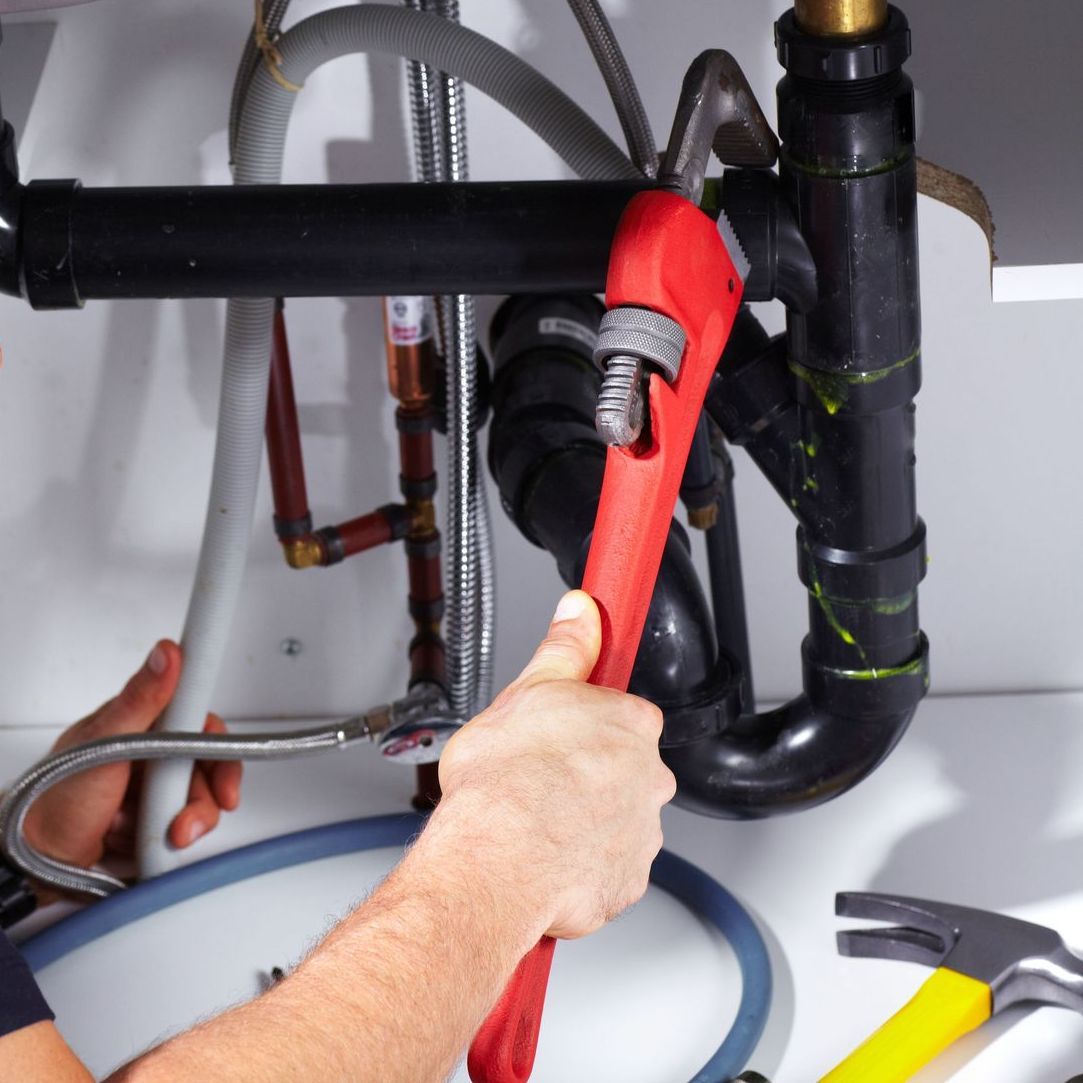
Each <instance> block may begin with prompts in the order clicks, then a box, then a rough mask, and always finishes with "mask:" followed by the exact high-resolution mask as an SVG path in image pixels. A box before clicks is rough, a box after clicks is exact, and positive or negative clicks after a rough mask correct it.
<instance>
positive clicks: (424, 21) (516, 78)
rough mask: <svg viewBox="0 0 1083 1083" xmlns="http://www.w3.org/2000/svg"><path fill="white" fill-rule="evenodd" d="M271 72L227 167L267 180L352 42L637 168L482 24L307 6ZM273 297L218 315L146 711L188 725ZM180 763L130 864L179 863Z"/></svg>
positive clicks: (230, 568)
mask: <svg viewBox="0 0 1083 1083" xmlns="http://www.w3.org/2000/svg"><path fill="white" fill-rule="evenodd" d="M276 46H277V49H278V51H279V53H280V55H281V58H282V60H281V66H280V70H279V74H280V76H281V77H282V83H280V82H278V81H276V80H275V78H274V77H272V75H271V74H270V72H269V71H268V70H267V67H266V66H265V65H264V64H260V65H259V66H258V67H257V69H256V73H255V75H254V77H253V81H252V84H251V86H250V87H249V90H248V93H247V94H246V95H245V98H244V107H243V111H242V113H241V117H240V122H239V124H238V131H237V140H236V147H235V154H234V159H235V171H234V180H235V183H237V184H275V183H278V182H279V181H280V179H281V170H282V158H283V148H284V144H285V139H286V132H287V129H288V126H289V119H290V115H291V113H292V111H293V103H294V99H295V97H296V95H295V93H294V92H292V91H290V90H289V89H287V86H286V85H283V83H284V84H287V85H288V84H293V85H295V86H301V85H302V84H303V83H304V81H305V79H306V78H308V76H309V75H310V74H311V73H312V72H313V71H314V70H315V69H316V68H318V67H320V66H321V65H322V64H324V63H326V62H328V61H330V60H334V59H337V58H338V57H341V56H346V55H349V54H351V53H360V52H382V53H390V54H392V55H395V56H402V57H408V58H410V59H414V60H418V61H421V62H422V63H425V64H429V65H431V66H432V67H435V68H438V69H440V70H442V71H445V72H447V73H448V74H449V75H452V76H455V77H458V78H461V79H463V80H465V81H466V82H469V83H472V84H473V85H474V86H476V87H477V88H478V89H479V90H482V91H483V92H484V93H486V94H488V95H489V96H490V97H492V98H494V99H495V100H496V101H497V102H499V103H500V104H501V105H504V106H505V107H506V108H507V109H508V110H509V111H510V112H512V113H513V114H515V115H516V116H517V117H519V119H520V120H522V121H523V122H524V123H525V124H527V125H528V126H529V127H530V128H532V129H533V130H534V131H535V132H536V133H537V134H538V135H539V136H541V137H542V138H543V139H544V140H545V141H546V142H547V143H549V145H550V146H551V147H552V148H553V149H554V150H555V151H556V152H557V153H558V154H559V155H560V156H561V157H562V158H563V159H564V161H565V162H566V163H567V164H568V165H569V166H570V167H571V168H572V169H573V170H574V171H575V172H576V173H577V174H578V175H580V176H582V177H585V178H593V179H606V178H627V179H632V178H636V177H638V176H640V175H641V174H640V173H639V171H638V170H637V169H636V168H635V167H634V166H633V165H632V164H631V162H630V161H629V160H628V159H627V157H625V155H624V154H623V153H622V152H621V151H620V149H619V148H618V147H617V146H616V145H615V144H614V143H613V142H612V141H611V140H610V139H609V137H608V136H607V135H606V134H605V133H604V132H603V131H602V130H601V129H600V128H599V127H598V126H597V125H596V124H595V123H594V121H592V120H591V119H590V117H588V116H587V115H586V114H585V113H584V112H583V110H582V109H580V108H579V106H577V105H576V104H575V102H573V101H572V100H571V99H570V98H568V97H567V95H565V94H564V93H562V92H561V91H560V90H559V89H558V88H557V87H556V86H554V85H553V84H552V83H551V82H550V81H549V80H548V79H546V78H545V77H544V76H543V75H541V74H540V73H539V72H537V71H535V70H534V69H533V68H531V67H530V66H529V65H528V64H526V63H525V62H524V61H522V60H521V59H520V58H518V57H517V56H515V55H514V54H513V53H511V52H509V51H508V50H506V49H504V48H502V47H501V46H499V45H497V44H496V43H495V42H492V41H490V40H489V39H488V38H485V37H483V36H482V35H480V34H478V33H476V32H474V31H472V30H468V29H466V28H465V27H461V26H458V25H457V24H455V23H451V22H448V21H447V20H445V19H442V18H439V17H438V16H434V15H428V14H424V13H422V12H416V11H409V10H406V9H404V8H400V7H397V6H396V7H391V6H386V5H381V4H361V5H357V6H350V7H344V8H335V9H332V10H330V11H325V12H320V13H319V14H317V15H313V16H311V17H310V18H308V19H305V20H304V21H303V22H301V23H298V24H297V25H296V26H295V27H293V28H292V29H290V30H289V31H288V32H287V33H285V34H284V35H283V36H282V37H281V38H280V39H279V40H278V41H277V42H276ZM273 310H274V301H273V299H271V298H268V299H266V300H262V299H259V300H233V301H230V302H229V306H228V310H227V317H226V347H225V354H224V359H223V374H222V395H221V400H220V406H219V420H218V437H217V444H216V449H215V460H214V469H213V474H212V479H211V493H210V498H209V501H208V506H207V516H206V524H205V527H204V534H203V542H202V546H201V550H200V557H199V564H198V568H197V573H196V579H195V583H194V585H193V589H192V595H191V599H190V601H189V606H188V615H187V617H186V619H185V626H184V633H183V636H182V646H183V648H184V655H185V663H184V670H183V672H182V674H181V679H180V683H179V685H178V687H177V692H176V695H175V696H174V699H173V702H172V703H171V704H170V706H169V708H168V709H167V710H166V711H165V712H164V714H163V715H162V718H161V719H160V720H159V722H158V728H159V729H163V730H170V731H199V730H201V729H202V727H203V721H204V718H205V717H206V714H207V711H208V709H209V707H210V702H211V697H212V695H213V692H214V686H215V682H216V680H217V676H218V671H219V668H220V665H221V660H222V655H223V652H224V649H225V644H226V639H227V637H228V634H229V630H230V627H231V625H232V621H233V615H234V612H235V610H236V604H237V598H238V595H239V592H240V585H241V579H242V576H243V574H244V565H245V558H246V555H247V550H248V541H249V536H250V533H251V523H252V512H253V507H254V503H255V493H256V487H257V482H258V479H259V465H260V460H261V457H262V443H263V427H264V422H265V412H266V396H267V383H268V373H269V367H270V356H271V324H272V319H273ZM190 778H191V768H190V766H189V765H188V764H183V763H162V764H159V765H156V767H154V768H153V769H152V770H149V771H148V772H147V778H146V782H145V788H144V802H143V815H142V820H141V822H140V824H139V827H138V834H137V852H138V857H139V862H140V871H141V874H142V875H143V876H154V875H158V874H159V873H162V872H165V871H167V870H168V869H170V868H173V867H175V866H176V865H178V864H181V863H182V858H181V855H180V854H179V853H177V852H176V851H174V850H173V849H172V848H171V847H170V846H169V843H168V841H167V837H166V833H167V829H168V826H169V823H170V822H171V820H172V818H173V816H174V815H175V814H176V812H177V811H178V810H179V809H181V808H182V807H183V806H184V804H185V803H186V800H187V794H188V786H189V783H190Z"/></svg>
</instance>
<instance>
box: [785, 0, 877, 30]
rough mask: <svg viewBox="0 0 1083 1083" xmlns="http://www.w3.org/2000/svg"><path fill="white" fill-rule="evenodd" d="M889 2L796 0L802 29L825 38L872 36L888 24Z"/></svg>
mask: <svg viewBox="0 0 1083 1083" xmlns="http://www.w3.org/2000/svg"><path fill="white" fill-rule="evenodd" d="M887 6H888V5H887V0H794V6H793V7H794V15H795V16H796V17H797V23H798V25H799V26H800V27H801V29H802V30H805V31H807V32H808V33H809V34H816V35H820V36H823V37H857V36H859V35H861V34H871V33H872V32H873V31H874V30H879V29H880V27H882V26H883V25H884V23H886V22H887Z"/></svg>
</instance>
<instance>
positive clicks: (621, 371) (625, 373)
mask: <svg viewBox="0 0 1083 1083" xmlns="http://www.w3.org/2000/svg"><path fill="white" fill-rule="evenodd" d="M594 420H595V425H596V427H597V429H598V434H599V435H600V436H601V438H602V439H603V440H604V441H605V442H606V443H607V444H611V445H613V446H614V447H629V446H631V445H632V444H634V443H635V442H636V441H637V440H638V439H639V434H640V433H641V432H642V431H643V362H642V361H641V360H640V359H639V358H638V357H632V356H631V355H629V354H617V355H616V356H614V357H611V358H609V360H608V361H607V362H606V370H605V379H604V380H602V389H601V391H600V392H599V393H598V410H597V413H596V414H595V419H594Z"/></svg>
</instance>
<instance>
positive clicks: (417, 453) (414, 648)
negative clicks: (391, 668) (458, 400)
mask: <svg viewBox="0 0 1083 1083" xmlns="http://www.w3.org/2000/svg"><path fill="white" fill-rule="evenodd" d="M384 333H385V340H386V346H387V379H388V385H389V387H390V389H391V394H392V395H393V396H394V397H395V398H396V399H398V401H399V407H398V409H397V410H396V411H395V424H396V427H397V428H398V431H399V461H400V464H401V473H400V475H399V484H400V487H401V490H402V495H403V497H404V498H405V500H406V508H407V510H408V512H409V514H410V529H409V532H408V533H407V535H406V541H405V547H406V561H407V574H408V576H409V583H410V587H409V590H410V597H409V607H410V616H411V618H412V619H413V622H414V636H413V639H412V640H411V641H410V648H409V650H410V684H411V685H413V684H417V683H418V682H421V681H430V682H433V683H435V684H439V685H444V684H445V682H446V677H447V673H446V666H445V654H444V640H443V637H442V636H441V633H440V625H441V622H442V620H443V615H444V584H443V575H442V572H441V567H440V531H439V530H438V529H437V526H436V507H435V505H434V504H433V496H434V494H435V492H436V466H435V460H434V458H433V440H432V433H433V429H434V428H435V425H436V416H435V413H434V411H433V408H432V397H433V383H434V379H435V369H436V344H435V341H434V338H433V327H432V313H431V307H430V302H429V300H428V299H427V298H421V297H387V298H385V300H384ZM439 800H440V779H439V774H438V771H437V765H436V764H423V765H421V766H419V767H418V769H417V795H416V796H415V798H414V805H415V807H416V808H419V809H428V808H432V807H433V806H434V805H435V804H436V803H437V802H438V801H439Z"/></svg>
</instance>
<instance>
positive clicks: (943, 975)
mask: <svg viewBox="0 0 1083 1083" xmlns="http://www.w3.org/2000/svg"><path fill="white" fill-rule="evenodd" d="M992 1012H993V994H992V990H991V989H990V988H989V986H988V985H986V984H985V982H983V981H978V980H977V979H976V978H969V977H967V976H966V975H965V974H960V973H958V971H955V970H948V969H947V968H946V967H941V968H940V969H939V970H937V971H934V973H933V975H932V977H931V978H929V980H928V981H927V982H926V983H925V984H924V985H923V986H922V987H921V988H920V989H919V990H918V991H917V993H916V994H915V996H914V998H913V1000H911V1001H910V1003H909V1004H907V1005H906V1007H905V1008H903V1009H902V1010H901V1011H899V1012H897V1013H896V1014H895V1015H893V1016H892V1017H891V1018H890V1019H889V1020H888V1021H887V1022H886V1023H885V1024H884V1025H883V1026H882V1027H881V1028H880V1029H879V1030H878V1031H876V1033H875V1034H873V1035H872V1036H871V1037H870V1038H868V1039H866V1041H865V1042H864V1043H863V1044H862V1045H860V1046H858V1048H857V1049H855V1050H854V1052H853V1053H851V1054H850V1056H849V1057H847V1058H846V1060H844V1061H843V1062H842V1063H841V1064H840V1065H839V1066H838V1067H837V1068H835V1069H834V1070H833V1071H831V1072H829V1073H828V1074H827V1075H825V1076H824V1077H823V1079H822V1080H821V1081H820V1083H904V1081H905V1080H907V1079H910V1078H911V1077H912V1076H913V1075H915V1074H916V1073H917V1072H918V1071H920V1070H921V1069H922V1068H924V1067H925V1065H926V1064H928V1063H929V1062H930V1061H931V1060H933V1059H934V1058H935V1057H937V1056H939V1054H941V1053H943V1052H944V1050H945V1049H947V1048H948V1046H949V1045H952V1044H953V1043H954V1042H956V1041H957V1040H958V1039H959V1038H961V1037H962V1036H963V1035H964V1034H969V1033H970V1031H972V1030H975V1029H977V1028H978V1027H980V1026H981V1025H982V1023H984V1022H985V1021H986V1020H987V1019H988V1018H989V1016H990V1015H992Z"/></svg>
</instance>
